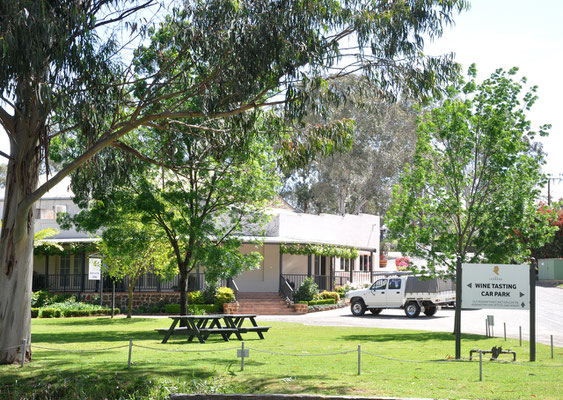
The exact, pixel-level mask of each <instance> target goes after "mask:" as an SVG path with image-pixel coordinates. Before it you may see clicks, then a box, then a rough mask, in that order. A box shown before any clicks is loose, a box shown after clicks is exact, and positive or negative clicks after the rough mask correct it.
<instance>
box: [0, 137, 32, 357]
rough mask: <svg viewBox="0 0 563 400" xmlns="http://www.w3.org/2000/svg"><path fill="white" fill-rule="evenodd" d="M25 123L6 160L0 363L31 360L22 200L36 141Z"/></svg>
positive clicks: (28, 256)
mask: <svg viewBox="0 0 563 400" xmlns="http://www.w3.org/2000/svg"><path fill="white" fill-rule="evenodd" d="M27 128H28V126H25V127H22V128H21V130H20V131H19V132H17V133H19V135H17V137H18V138H19V139H21V141H20V142H14V141H12V148H11V154H12V155H13V157H14V158H13V159H11V160H10V162H9V163H8V171H7V175H6V191H5V196H4V210H3V217H2V232H1V235H0V268H1V269H0V364H11V363H16V362H21V359H22V356H23V357H25V360H26V361H29V360H31V350H30V347H27V349H26V351H25V354H23V355H22V347H21V344H22V341H23V340H24V339H25V340H27V343H28V346H29V345H30V344H31V284H32V276H33V233H34V219H33V209H32V208H31V207H27V208H26V207H22V205H21V204H22V202H23V201H24V200H25V199H26V197H27V196H28V195H29V194H30V193H31V192H33V191H34V190H35V189H36V187H37V180H38V161H37V160H38V156H37V143H36V142H34V141H33V140H32V139H30V136H33V135H27V133H28V132H29V130H28V129H27Z"/></svg>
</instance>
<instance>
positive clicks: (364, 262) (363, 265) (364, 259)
mask: <svg viewBox="0 0 563 400" xmlns="http://www.w3.org/2000/svg"><path fill="white" fill-rule="evenodd" d="M370 264H371V257H370V256H369V255H365V254H362V255H360V271H364V272H367V271H369V270H370Z"/></svg>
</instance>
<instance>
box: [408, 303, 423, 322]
mask: <svg viewBox="0 0 563 400" xmlns="http://www.w3.org/2000/svg"><path fill="white" fill-rule="evenodd" d="M405 314H406V315H407V317H409V318H416V317H418V315H419V314H420V306H419V305H418V303H417V302H416V301H409V302H408V303H407V305H406V306H405Z"/></svg>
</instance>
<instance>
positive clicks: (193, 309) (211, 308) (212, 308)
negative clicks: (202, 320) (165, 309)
mask: <svg viewBox="0 0 563 400" xmlns="http://www.w3.org/2000/svg"><path fill="white" fill-rule="evenodd" d="M221 311H223V307H222V306H219V305H218V304H190V305H188V313H189V314H194V315H201V314H215V313H218V312H221Z"/></svg>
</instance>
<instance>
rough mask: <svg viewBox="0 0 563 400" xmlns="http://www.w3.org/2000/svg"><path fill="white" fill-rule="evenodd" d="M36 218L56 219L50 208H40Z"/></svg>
mask: <svg viewBox="0 0 563 400" xmlns="http://www.w3.org/2000/svg"><path fill="white" fill-rule="evenodd" d="M35 216H36V218H37V219H55V211H54V210H52V209H50V208H38V209H37V210H36V212H35Z"/></svg>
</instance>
